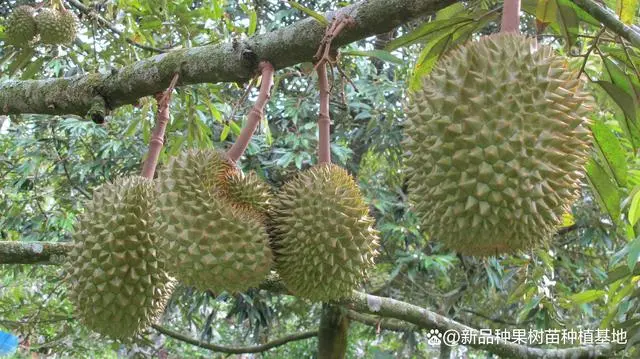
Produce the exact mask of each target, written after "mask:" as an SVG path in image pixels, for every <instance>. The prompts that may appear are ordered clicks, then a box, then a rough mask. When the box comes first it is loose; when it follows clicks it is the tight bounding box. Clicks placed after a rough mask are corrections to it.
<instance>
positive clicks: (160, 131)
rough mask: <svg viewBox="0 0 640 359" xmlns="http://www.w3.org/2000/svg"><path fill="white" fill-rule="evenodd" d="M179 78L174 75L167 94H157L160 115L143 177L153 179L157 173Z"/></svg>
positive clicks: (143, 170) (143, 169)
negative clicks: (170, 106) (171, 103)
mask: <svg viewBox="0 0 640 359" xmlns="http://www.w3.org/2000/svg"><path fill="white" fill-rule="evenodd" d="M178 77H179V75H178V74H177V73H176V74H175V75H173V79H172V80H171V83H170V84H169V88H167V90H166V91H165V92H160V93H157V94H156V101H157V102H158V115H157V118H156V125H155V127H154V128H153V132H152V133H151V140H150V141H149V152H148V153H147V160H146V161H144V165H143V166H142V173H141V175H142V177H146V178H149V179H153V175H154V174H155V173H156V166H157V165H158V157H160V152H161V151H162V145H163V144H164V131H165V129H166V128H167V123H169V102H171V93H172V92H173V89H174V87H175V86H176V83H177V82H178Z"/></svg>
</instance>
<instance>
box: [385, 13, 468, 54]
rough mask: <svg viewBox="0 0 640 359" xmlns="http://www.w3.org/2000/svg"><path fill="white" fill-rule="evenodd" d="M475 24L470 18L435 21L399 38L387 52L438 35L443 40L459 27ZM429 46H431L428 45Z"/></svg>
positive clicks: (388, 47)
mask: <svg viewBox="0 0 640 359" xmlns="http://www.w3.org/2000/svg"><path fill="white" fill-rule="evenodd" d="M471 22H473V18H472V17H470V16H463V17H455V18H452V19H447V20H435V21H431V22H428V23H426V24H424V25H422V26H420V27H419V28H417V29H416V30H414V31H412V32H410V33H408V34H406V35H404V36H400V37H399V38H397V39H395V40H392V41H390V42H389V43H388V44H387V46H386V47H385V50H387V51H393V50H395V49H397V48H399V47H403V46H408V45H412V44H415V43H417V42H419V41H424V40H426V38H427V37H428V36H429V35H434V34H436V35H435V36H436V38H442V37H443V36H446V35H447V34H450V33H452V32H454V31H455V30H456V29H457V28H458V26H460V25H465V24H469V23H471ZM433 41H436V40H435V39H429V42H433ZM427 46H429V44H427Z"/></svg>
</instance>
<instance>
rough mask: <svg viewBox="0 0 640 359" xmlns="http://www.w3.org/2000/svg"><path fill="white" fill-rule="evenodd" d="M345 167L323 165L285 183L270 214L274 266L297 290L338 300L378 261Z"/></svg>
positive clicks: (362, 204)
mask: <svg viewBox="0 0 640 359" xmlns="http://www.w3.org/2000/svg"><path fill="white" fill-rule="evenodd" d="M368 213H369V208H368V207H367V204H366V203H365V202H364V199H363V198H362V195H361V194H360V189H359V188H358V186H357V185H356V183H355V181H354V180H353V178H352V177H351V176H350V175H349V174H348V173H347V171H346V170H344V169H342V168H340V167H338V166H336V165H332V164H321V165H318V166H315V167H313V168H311V169H309V170H306V171H304V172H302V173H300V174H299V175H298V176H297V177H296V178H294V179H293V180H291V181H289V182H287V183H286V184H285V185H284V186H283V187H282V188H281V189H280V192H279V193H278V194H277V195H276V196H275V199H274V203H273V210H272V213H271V216H270V217H271V228H272V230H273V234H274V237H275V238H274V251H275V253H276V269H277V271H278V273H279V274H280V276H281V277H282V280H283V282H284V284H285V286H286V287H287V288H288V289H289V290H290V291H291V292H292V293H294V294H295V295H299V296H301V297H304V298H308V299H311V300H315V301H327V300H333V299H339V298H343V297H346V296H349V295H350V294H351V291H352V290H353V289H356V288H358V286H359V285H360V284H361V282H362V281H363V279H365V278H366V271H367V270H368V269H370V268H371V267H372V266H373V265H374V258H375V256H376V255H377V247H378V235H377V231H376V230H375V229H373V222H374V221H373V219H372V218H371V217H369V214H368Z"/></svg>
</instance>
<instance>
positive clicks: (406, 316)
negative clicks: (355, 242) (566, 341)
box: [341, 291, 618, 358]
mask: <svg viewBox="0 0 640 359" xmlns="http://www.w3.org/2000/svg"><path fill="white" fill-rule="evenodd" d="M341 303H342V304H344V305H345V306H347V307H348V308H351V309H353V310H355V311H358V312H365V313H371V314H376V315H379V316H383V317H387V318H395V319H400V320H403V321H406V322H409V323H413V324H415V325H417V326H419V327H421V328H428V329H438V330H439V331H440V333H446V332H447V331H449V330H451V331H455V332H456V333H459V334H462V333H469V334H470V336H475V337H476V338H479V337H481V335H480V331H479V330H477V329H474V328H471V327H468V326H466V325H464V324H461V323H458V322H456V321H454V320H452V319H449V318H447V317H445V316H442V315H440V314H437V313H434V312H432V311H429V310H427V309H425V308H421V307H418V306H415V305H412V304H409V303H405V302H401V301H398V300H394V299H391V298H384V297H377V296H374V295H370V294H365V293H361V292H356V291H354V292H353V297H352V298H350V299H345V300H342V301H341ZM485 338H486V336H485ZM480 342H481V341H479V340H477V339H476V340H475V341H474V342H473V343H468V344H465V343H461V344H464V345H468V346H470V347H474V348H477V349H483V350H487V351H489V352H491V353H494V354H497V355H500V356H501V357H504V358H601V357H602V358H604V357H608V355H607V354H610V353H611V352H613V351H614V350H616V349H618V348H617V347H615V346H614V345H612V344H601V345H592V346H582V347H574V348H566V349H544V348H533V347H528V346H524V345H519V344H516V343H512V342H507V341H504V340H499V339H498V338H497V337H491V338H490V339H488V340H485V341H483V344H479V343H480Z"/></svg>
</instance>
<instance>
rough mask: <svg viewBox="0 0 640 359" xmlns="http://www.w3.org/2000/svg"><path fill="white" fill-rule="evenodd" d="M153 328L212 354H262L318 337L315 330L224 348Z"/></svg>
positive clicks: (164, 329)
mask: <svg viewBox="0 0 640 359" xmlns="http://www.w3.org/2000/svg"><path fill="white" fill-rule="evenodd" d="M153 328H154V329H155V330H157V331H159V332H160V333H162V334H164V335H166V336H169V337H172V338H174V339H177V340H180V341H183V342H185V343H189V344H192V345H195V346H198V347H200V348H204V349H208V350H211V351H214V352H219V353H227V354H244V353H262V352H265V351H267V350H269V349H272V348H275V347H279V346H282V345H284V344H287V343H290V342H293V341H298V340H304V339H309V338H313V337H315V336H317V335H318V331H317V330H311V331H307V332H302V333H296V334H291V335H287V336H285V337H282V338H279V339H276V340H273V341H270V342H268V343H265V344H260V345H256V346H252V347H225V346H221V345H215V344H207V343H203V342H202V341H200V340H197V339H193V338H190V337H188V336H186V335H182V334H180V333H178V332H174V331H173V330H171V329H167V328H165V327H163V326H160V325H157V324H154V325H153Z"/></svg>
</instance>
